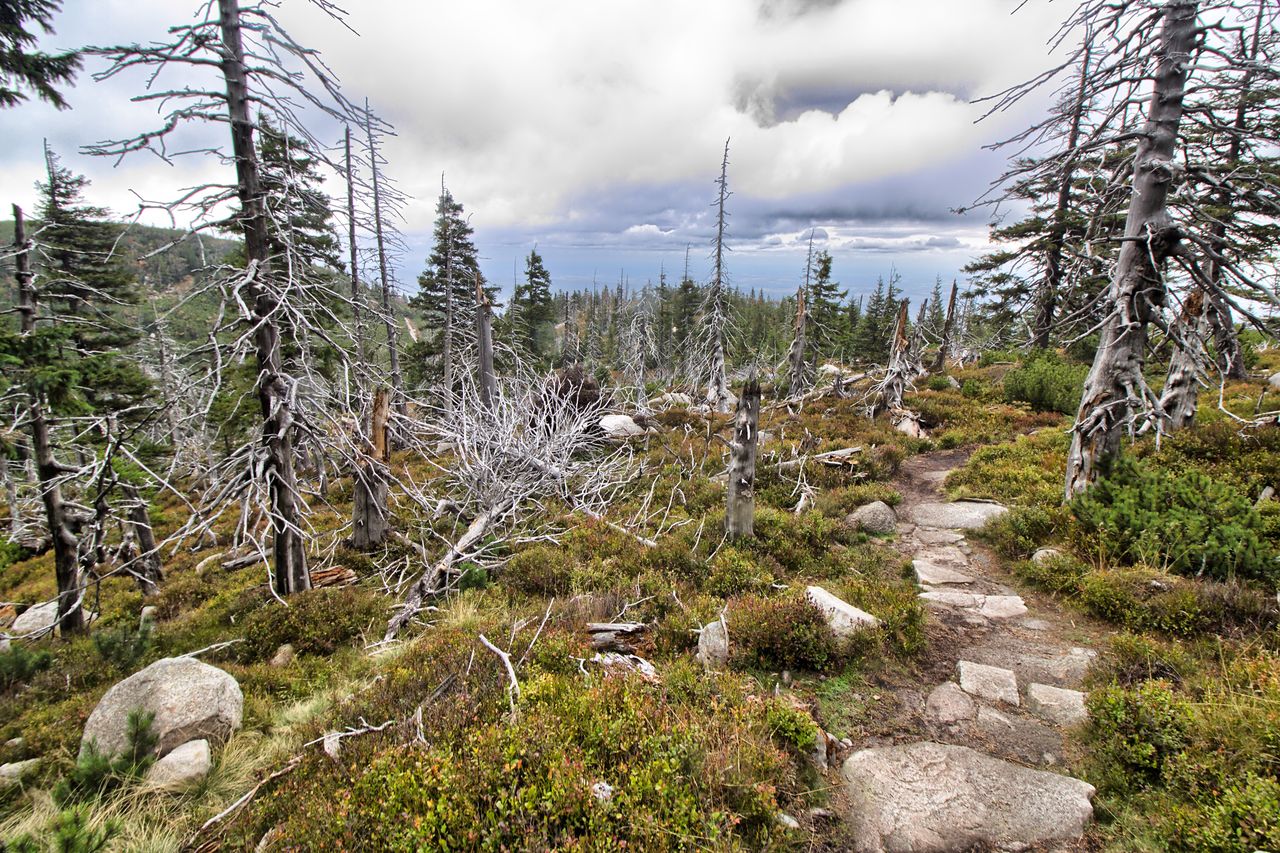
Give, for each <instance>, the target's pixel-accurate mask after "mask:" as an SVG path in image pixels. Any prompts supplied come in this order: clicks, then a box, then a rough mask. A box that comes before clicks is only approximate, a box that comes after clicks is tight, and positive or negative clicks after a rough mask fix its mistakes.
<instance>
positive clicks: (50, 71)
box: [0, 0, 80, 110]
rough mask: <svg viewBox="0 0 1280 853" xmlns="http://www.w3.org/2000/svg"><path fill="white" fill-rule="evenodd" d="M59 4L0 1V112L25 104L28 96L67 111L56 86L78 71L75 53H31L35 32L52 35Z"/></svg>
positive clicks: (50, 0) (52, 1)
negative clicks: (38, 30)
mask: <svg viewBox="0 0 1280 853" xmlns="http://www.w3.org/2000/svg"><path fill="white" fill-rule="evenodd" d="M61 8H62V4H61V3H60V2H59V0H0V108H3V107H12V106H16V105H17V104H20V103H22V102H23V101H25V100H27V92H31V93H34V94H35V95H36V97H38V98H40V99H41V100H43V101H46V102H47V103H50V104H53V105H54V106H55V107H57V108H58V109H60V110H61V109H66V108H67V106H68V105H67V102H66V99H65V98H63V97H62V94H61V93H60V92H59V91H58V90H57V89H56V88H55V86H60V85H65V84H67V83H70V82H71V81H72V79H73V78H74V77H75V74H76V71H78V70H79V69H80V55H79V54H78V53H75V52H71V53H61V54H56V55H55V54H48V53H41V52H39V51H32V50H31V48H32V47H33V46H35V43H36V41H37V39H38V38H39V36H38V35H37V33H36V32H35V30H36V28H39V29H40V30H43V31H44V32H45V33H52V32H53V15H54V13H55V12H57V11H59V10H60V9H61Z"/></svg>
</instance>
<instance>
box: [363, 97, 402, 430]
mask: <svg viewBox="0 0 1280 853" xmlns="http://www.w3.org/2000/svg"><path fill="white" fill-rule="evenodd" d="M364 119H365V125H364V128H365V134H366V136H367V138H368V145H369V175H370V178H371V180H372V186H373V233H374V238H375V240H376V242H377V247H378V278H379V281H380V283H381V285H382V322H383V324H384V325H385V327H386V330H387V356H388V359H389V361H390V366H391V392H392V394H393V396H394V402H393V404H392V408H393V409H395V412H396V414H397V415H398V416H399V417H400V418H402V419H403V418H404V417H406V416H407V415H408V413H409V410H408V404H407V402H406V400H405V396H404V378H403V376H402V374H401V372H400V344H399V334H398V330H399V325H398V323H397V321H396V315H395V309H394V306H392V304H391V277H390V273H389V272H388V269H387V245H386V238H385V235H384V233H383V227H382V226H383V223H382V192H381V187H380V184H381V177H382V161H381V160H380V158H379V155H378V141H377V137H376V136H375V135H374V127H373V114H372V113H371V112H370V111H369V103H368V101H365V111H364Z"/></svg>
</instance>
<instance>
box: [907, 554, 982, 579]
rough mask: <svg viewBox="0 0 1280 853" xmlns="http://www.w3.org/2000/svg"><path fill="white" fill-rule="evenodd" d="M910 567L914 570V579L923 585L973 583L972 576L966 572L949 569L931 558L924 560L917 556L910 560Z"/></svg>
mask: <svg viewBox="0 0 1280 853" xmlns="http://www.w3.org/2000/svg"><path fill="white" fill-rule="evenodd" d="M911 567H912V568H913V569H915V571H916V580H917V581H919V582H920V583H922V584H924V585H925V586H940V585H942V584H949V583H953V584H966V583H973V578H971V577H969V576H968V575H966V574H962V573H960V572H957V571H955V570H954V569H949V568H947V567H946V566H943V565H939V564H938V563H935V562H933V561H932V560H925V559H921V558H919V557H917V558H916V559H914V560H912V561H911Z"/></svg>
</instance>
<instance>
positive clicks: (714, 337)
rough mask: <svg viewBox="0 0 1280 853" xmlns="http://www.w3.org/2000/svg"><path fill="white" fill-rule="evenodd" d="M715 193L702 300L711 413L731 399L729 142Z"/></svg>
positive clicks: (725, 409)
mask: <svg viewBox="0 0 1280 853" xmlns="http://www.w3.org/2000/svg"><path fill="white" fill-rule="evenodd" d="M716 186H717V187H718V188H719V193H718V195H717V198H716V203H715V207H716V236H715V242H714V243H713V250H712V259H713V261H714V267H713V269H712V273H711V283H710V284H709V285H708V286H707V294H706V298H705V299H704V300H703V315H704V317H705V319H704V321H703V322H704V330H703V331H704V334H705V336H706V343H705V346H706V353H707V355H706V358H707V376H708V379H707V395H706V399H707V405H708V406H709V407H710V408H711V410H712V411H713V412H727V411H729V403H730V401H731V400H732V399H733V397H732V396H731V395H730V393H729V379H728V374H727V371H726V366H725V337H726V336H727V334H728V326H729V304H728V299H727V296H726V293H725V291H726V289H727V287H728V282H727V280H726V276H725V267H724V255H725V252H726V251H727V247H726V246H725V244H724V233H725V227H726V225H727V224H728V223H727V217H728V214H726V213H725V209H724V206H725V202H726V201H727V200H728V198H729V196H730V195H731V193H730V192H729V140H727V139H726V140H725V143H724V159H723V160H722V161H721V162H720V177H719V179H717V181H716Z"/></svg>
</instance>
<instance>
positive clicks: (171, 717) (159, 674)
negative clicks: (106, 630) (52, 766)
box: [80, 658, 244, 757]
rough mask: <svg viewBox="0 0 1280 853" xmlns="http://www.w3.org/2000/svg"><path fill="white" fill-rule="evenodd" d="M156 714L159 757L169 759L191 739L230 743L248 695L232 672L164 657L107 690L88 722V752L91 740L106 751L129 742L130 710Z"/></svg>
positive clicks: (84, 743) (121, 748)
mask: <svg viewBox="0 0 1280 853" xmlns="http://www.w3.org/2000/svg"><path fill="white" fill-rule="evenodd" d="M135 708H139V709H141V710H143V711H148V712H150V713H153V714H155V720H154V722H153V723H152V729H151V730H152V733H153V734H155V736H156V738H157V742H156V755H157V756H160V757H163V756H165V755H167V754H168V753H169V752H170V751H171V750H173V749H174V748H175V747H177V746H180V745H181V744H184V743H186V742H187V741H190V740H196V739H199V738H206V739H208V740H213V741H216V742H222V741H225V740H226V739H227V738H229V737H230V736H231V733H232V732H233V731H235V730H236V729H238V728H240V717H241V713H242V711H243V708H244V696H243V695H242V694H241V693H240V685H239V684H237V683H236V680H235V679H234V678H232V677H231V676H230V675H228V674H227V673H225V672H223V671H222V670H220V669H218V668H217V667H215V666H210V665H209V664H207V663H201V662H200V661H198V660H196V659H195V658H164V659H162V660H158V661H156V662H155V663H153V664H151V665H150V666H148V667H147V668H146V669H143V670H141V671H139V672H135V673H134V674H133V675H131V676H129V677H128V678H126V679H125V680H124V681H121V682H119V683H118V684H116V685H115V686H114V687H112V688H111V689H110V690H108V691H107V692H106V695H104V696H103V697H102V699H101V700H100V701H99V702H98V706H97V707H96V708H94V709H93V713H92V714H90V715H89V721H88V722H87V723H85V727H84V735H83V737H81V739H80V753H81V754H82V755H83V754H84V752H85V751H86V750H87V749H88V747H89V744H90V743H91V742H96V743H97V745H98V749H99V750H100V751H101V752H103V753H106V754H111V755H115V754H119V753H121V752H123V751H124V750H125V748H126V747H127V746H128V736H127V734H126V731H127V725H128V718H129V712H130V711H132V710H134V709H135Z"/></svg>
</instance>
